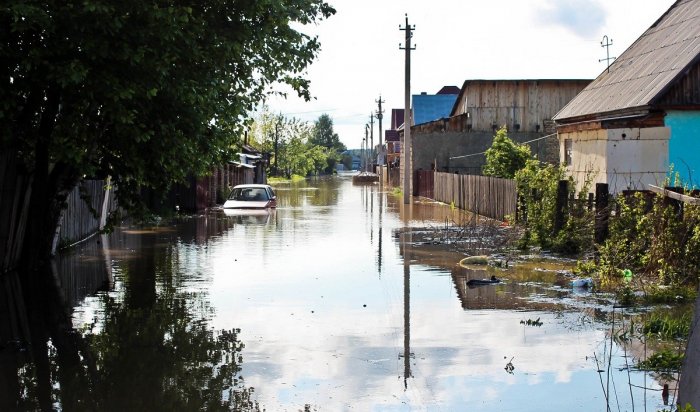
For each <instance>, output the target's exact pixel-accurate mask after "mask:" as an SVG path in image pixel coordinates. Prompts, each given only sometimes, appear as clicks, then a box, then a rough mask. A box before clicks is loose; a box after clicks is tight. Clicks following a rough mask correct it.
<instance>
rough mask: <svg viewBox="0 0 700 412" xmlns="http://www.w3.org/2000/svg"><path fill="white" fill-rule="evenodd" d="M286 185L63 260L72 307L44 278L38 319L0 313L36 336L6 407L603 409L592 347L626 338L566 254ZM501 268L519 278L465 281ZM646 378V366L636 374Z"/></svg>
mask: <svg viewBox="0 0 700 412" xmlns="http://www.w3.org/2000/svg"><path fill="white" fill-rule="evenodd" d="M276 190H277V194H278V208H277V210H276V211H274V212H271V213H268V214H261V215H253V216H250V215H229V214H227V213H225V212H222V211H219V212H217V213H211V214H206V215H201V216H196V217H189V218H184V217H183V218H182V219H181V220H179V221H178V222H176V224H174V225H172V226H167V227H161V228H146V229H143V228H130V227H125V228H121V229H120V230H118V231H117V232H116V233H115V234H114V235H112V236H111V237H110V238H109V239H107V240H106V241H101V243H100V245H99V246H98V245H97V244H96V243H95V244H93V245H92V246H90V247H86V248H85V249H82V250H80V251H77V252H76V253H74V254H71V255H70V256H68V257H66V259H67V261H65V262H63V263H61V264H59V265H58V266H59V267H60V269H59V272H61V273H60V274H59V276H58V278H59V279H62V283H63V287H64V289H65V288H66V287H68V285H67V284H72V285H77V286H71V287H73V288H74V290H73V291H72V292H69V293H65V292H64V293H65V296H66V297H68V298H69V301H70V304H69V305H66V302H65V301H61V300H60V299H59V300H57V296H60V293H58V291H59V290H58V289H57V288H56V287H55V282H54V283H53V284H54V286H53V289H52V288H50V287H47V286H46V285H43V286H41V288H42V289H46V290H48V291H50V292H51V294H52V295H51V296H53V298H50V296H49V297H46V296H44V295H42V294H39V292H38V291H32V292H28V293H30V294H32V295H33V294H36V296H39V297H38V298H36V300H33V301H31V302H29V301H27V303H26V308H27V309H26V310H25V312H26V313H27V315H26V316H24V318H25V320H22V316H20V312H21V311H17V310H15V312H16V313H17V314H15V315H13V319H15V320H14V322H15V323H16V324H17V325H25V328H24V329H26V333H25V332H23V330H24V329H23V328H22V327H17V328H15V329H12V328H10V327H3V328H2V329H0V330H1V331H3V333H5V331H14V332H12V333H9V334H5V335H2V339H3V342H10V341H13V342H19V343H18V344H16V345H15V349H9V348H10V346H11V345H5V346H4V347H3V348H2V357H1V358H0V359H2V364H1V365H2V377H3V379H5V380H6V381H9V383H10V385H3V388H8V389H7V390H5V389H1V390H2V391H6V393H7V396H6V397H5V396H4V397H3V403H2V404H0V407H2V408H3V410H12V409H13V408H14V409H39V407H43V408H44V409H48V408H50V407H52V406H56V407H61V408H62V409H66V410H67V409H71V408H73V409H78V410H80V409H85V410H89V409H93V410H96V409H100V410H101V409H107V410H117V409H121V410H165V409H168V410H190V409H215V410H216V409H223V410H226V409H229V410H230V409H234V410H235V409H237V408H238V409H243V410H245V409H256V408H260V409H263V408H264V409H266V410H303V409H305V408H307V409H317V410H333V411H335V410H351V409H352V410H386V409H390V410H476V411H486V410H488V411H491V410H500V411H522V410H533V411H540V410H586V411H604V410H605V409H606V408H605V399H604V396H603V393H602V391H601V388H600V382H599V377H598V374H597V372H596V371H597V370H598V365H596V364H595V362H594V361H593V360H592V358H591V355H592V354H594V353H597V352H600V351H601V348H605V347H604V346H602V345H603V344H604V342H606V341H607V338H608V337H609V336H608V335H607V334H606V331H607V326H606V325H605V323H603V322H602V321H603V320H605V311H604V308H605V305H606V303H605V302H595V301H593V302H592V303H588V305H590V306H585V305H580V304H578V303H576V302H575V301H576V299H577V297H576V296H574V295H573V294H572V293H570V291H569V290H568V289H567V288H566V287H565V284H564V283H563V281H562V280H561V279H560V278H559V276H560V275H559V274H558V273H557V270H558V269H559V267H560V266H558V265H554V266H551V267H550V266H549V265H547V264H544V263H537V267H532V268H526V269H527V270H525V269H523V270H519V271H513V270H509V271H507V272H492V271H493V270H495V269H493V268H491V269H483V268H462V267H460V266H459V265H458V264H457V263H458V262H459V260H460V259H461V258H462V257H463V256H464V251H463V250H461V249H460V248H459V247H458V244H457V243H452V242H444V241H443V242H442V243H439V242H438V243H436V242H435V241H434V240H435V239H434V238H432V240H431V241H427V240H426V239H427V238H426V237H425V236H422V235H420V230H417V231H412V230H406V227H411V228H418V227H431V228H438V229H440V228H441V227H442V225H444V224H445V222H446V221H447V222H464V221H465V220H464V219H466V221H467V222H470V220H469V219H470V218H469V217H464V214H461V213H459V212H458V211H455V210H453V209H451V208H450V207H449V206H444V205H436V204H433V203H429V202H425V203H418V204H414V205H409V206H408V207H404V206H403V205H402V204H401V202H400V198H397V197H395V196H393V195H392V194H391V193H389V191H388V189H387V188H386V187H380V186H378V185H369V186H367V185H364V186H353V185H352V183H351V181H350V179H319V180H314V181H306V182H303V183H300V184H289V185H286V186H278V187H276ZM397 199H398V200H397ZM456 225H461V223H455V224H454V225H453V226H456ZM438 232H439V231H438ZM81 271H82V272H81ZM492 273H497V274H498V276H499V277H502V278H503V279H504V283H503V284H499V285H494V286H488V287H485V288H478V289H469V288H468V287H467V286H466V282H467V281H468V280H469V279H474V278H479V279H480V278H488V277H490V275H491V274H492ZM83 277H84V279H86V280H85V281H80V279H83ZM87 279H91V280H90V281H88V280H87ZM5 284H6V285H9V286H7V287H6V289H7V288H9V289H7V290H9V292H8V291H4V292H3V293H4V295H1V296H5V297H4V298H3V299H4V300H2V301H0V303H2V304H3V305H5V306H7V307H11V306H12V307H17V306H18V305H19V303H18V302H19V300H17V299H16V298H12V297H11V296H17V292H16V289H17V286H16V285H17V282H14V283H13V282H12V281H8V280H6V281H5ZM12 285H15V286H14V289H13V286H12ZM105 289H108V290H107V291H105ZM13 290H15V292H12V291H13ZM25 292H27V291H26V290H25ZM42 293H43V292H42ZM7 296H10V297H9V298H8V297H7ZM20 296H21V295H20ZM50 302H54V303H50ZM55 302H59V303H55ZM570 303H571V304H570ZM42 305H43V306H42ZM47 305H48V306H47ZM70 306H72V317H71V314H70V313H69V312H68V311H67V309H69V308H70ZM41 307H48V308H52V309H51V310H45V309H44V310H41V311H39V310H37V309H36V308H41ZM572 307H573V309H571V308H572ZM30 308H31V309H30ZM57 308H62V310H63V312H61V311H60V310H59V311H58V312H56V311H55V310H56V309H57ZM8 313H10V312H8ZM56 313H59V314H60V313H63V315H61V316H63V317H62V318H61V317H60V316H58V315H57V314H56ZM528 319H539V321H540V322H541V325H540V326H529V325H527V324H523V323H521V322H522V321H524V320H528ZM7 324H11V323H7ZM3 325H5V324H3ZM31 325H34V326H31ZM37 325H38V326H37ZM30 330H31V333H30ZM29 341H31V342H32V343H33V344H32V345H31V346H30V345H28V344H26V343H24V344H23V343H21V342H29ZM71 342H72V343H71ZM71 345H72V346H71ZM23 349H24V351H23ZM606 350H609V348H606ZM613 350H614V354H613V357H612V359H613V369H611V371H612V372H613V373H612V376H613V378H614V379H616V380H617V382H618V386H619V387H624V389H623V390H620V391H619V393H620V394H621V395H623V394H627V393H629V392H628V390H629V388H628V387H627V386H626V385H627V382H628V381H627V379H628V376H627V374H626V373H625V372H621V371H620V370H619V369H617V367H619V366H621V365H624V363H625V362H624V358H623V357H622V356H623V355H622V353H621V349H620V348H618V347H617V346H615V347H614V348H613ZM608 355H609V352H608ZM42 356H43V357H42ZM599 358H601V359H602V358H603V357H602V354H601V356H600V357H599ZM61 365H63V366H61ZM508 365H510V366H511V367H512V369H508V368H507V366H508ZM66 371H70V374H69V373H67V372H66ZM61 374H63V375H61ZM69 375H71V376H74V377H70V378H69ZM243 377H245V380H243ZM643 378H644V375H643V374H641V373H638V372H634V373H632V374H631V375H630V380H631V382H632V383H633V384H635V385H638V386H644V382H643V381H642V379H643ZM646 385H647V386H651V387H655V386H654V385H655V384H652V383H650V382H647V383H646ZM656 386H658V385H656ZM253 388H254V390H253ZM635 391H636V392H635V399H636V402H637V405H641V404H640V403H639V402H640V400H641V399H643V396H642V395H641V394H640V391H639V390H636V389H635ZM8 399H9V401H7V400H8ZM625 399H626V400H625ZM625 399H622V400H621V408H622V409H629V407H630V406H631V404H632V402H631V401H630V400H629V397H627V398H625ZM659 402H660V398H659ZM8 405H9V406H12V408H7V407H5V406H8ZM652 407H654V404H651V405H650V409H651V408H652Z"/></svg>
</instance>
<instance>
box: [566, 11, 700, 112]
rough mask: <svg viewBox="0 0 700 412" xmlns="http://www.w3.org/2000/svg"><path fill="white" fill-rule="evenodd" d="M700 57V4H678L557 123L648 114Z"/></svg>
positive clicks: (599, 77)
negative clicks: (645, 111)
mask: <svg viewBox="0 0 700 412" xmlns="http://www.w3.org/2000/svg"><path fill="white" fill-rule="evenodd" d="M699 56H700V0H678V1H676V3H674V4H673V6H671V8H670V9H668V11H666V13H665V14H664V15H663V16H661V18H659V19H658V20H657V21H656V22H655V23H654V24H653V25H652V26H651V27H650V28H649V29H648V30H647V31H646V32H644V34H642V36H641V37H640V38H638V39H637V41H635V42H634V43H633V44H632V45H631V46H630V47H629V48H628V49H627V50H625V52H624V53H622V55H620V57H618V58H617V59H616V60H615V61H614V62H613V63H612V64H611V65H610V71H609V72H608V70H605V71H603V73H602V74H601V75H600V76H598V78H597V79H595V80H594V81H593V82H592V83H591V84H590V85H588V87H586V88H585V89H583V91H582V92H581V93H579V94H578V95H577V96H576V97H575V98H574V99H573V100H571V101H570V102H569V104H567V105H566V106H564V108H563V109H561V110H560V111H559V113H557V114H556V115H555V116H554V120H556V121H558V122H561V121H562V120H565V119H571V120H573V119H575V118H585V117H590V116H595V115H600V114H606V113H608V114H611V113H612V112H619V111H634V110H635V109H646V108H647V107H648V106H651V105H653V104H654V103H655V102H656V101H658V100H659V99H660V98H662V97H663V95H664V93H665V92H666V91H667V90H668V88H669V87H670V86H671V85H672V84H673V82H674V81H675V80H676V79H678V78H679V77H680V76H682V75H683V73H685V71H686V70H687V69H688V68H689V67H690V66H692V65H693V64H695V63H696V62H697V61H698V57H699Z"/></svg>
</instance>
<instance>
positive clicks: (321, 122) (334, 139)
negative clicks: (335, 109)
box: [311, 114, 346, 173]
mask: <svg viewBox="0 0 700 412" xmlns="http://www.w3.org/2000/svg"><path fill="white" fill-rule="evenodd" d="M311 143H313V144H315V145H318V146H323V147H325V148H327V149H329V150H328V161H327V163H328V164H327V166H326V167H325V168H324V171H325V172H326V173H331V172H333V170H334V169H335V165H336V164H337V163H338V162H339V161H340V160H341V156H340V153H341V152H344V151H345V150H346V147H345V145H344V144H343V142H341V141H340V138H339V137H338V133H335V132H334V131H333V119H331V117H330V116H329V115H327V114H322V115H321V116H320V117H319V118H318V120H316V122H315V123H314V132H313V137H312V138H311Z"/></svg>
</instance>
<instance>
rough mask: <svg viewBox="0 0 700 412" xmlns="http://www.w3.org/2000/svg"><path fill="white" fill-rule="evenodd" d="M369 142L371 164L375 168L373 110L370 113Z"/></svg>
mask: <svg viewBox="0 0 700 412" xmlns="http://www.w3.org/2000/svg"><path fill="white" fill-rule="evenodd" d="M369 143H370V147H369V157H370V162H369V164H370V165H371V166H370V168H372V169H374V161H375V160H376V157H375V156H374V114H373V113H372V112H370V114H369ZM370 172H374V170H370Z"/></svg>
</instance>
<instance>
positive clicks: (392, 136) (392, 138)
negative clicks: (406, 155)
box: [384, 130, 400, 142]
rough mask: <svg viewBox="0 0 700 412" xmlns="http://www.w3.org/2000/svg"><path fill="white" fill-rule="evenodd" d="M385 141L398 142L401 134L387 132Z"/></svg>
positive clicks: (392, 131) (394, 131)
mask: <svg viewBox="0 0 700 412" xmlns="http://www.w3.org/2000/svg"><path fill="white" fill-rule="evenodd" d="M384 140H385V141H387V142H398V141H399V140H400V137H399V132H398V131H396V130H385V131H384Z"/></svg>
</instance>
